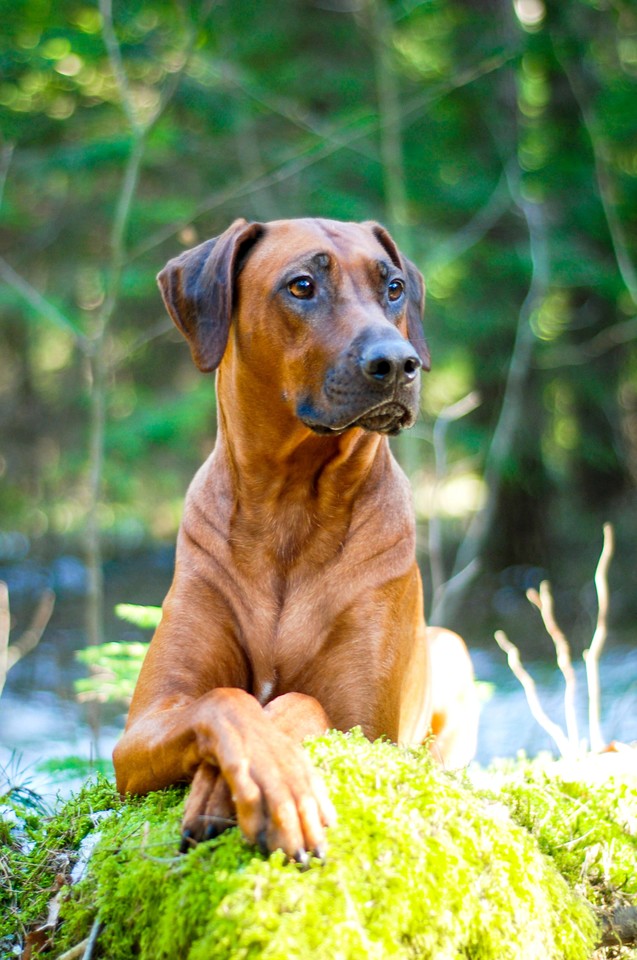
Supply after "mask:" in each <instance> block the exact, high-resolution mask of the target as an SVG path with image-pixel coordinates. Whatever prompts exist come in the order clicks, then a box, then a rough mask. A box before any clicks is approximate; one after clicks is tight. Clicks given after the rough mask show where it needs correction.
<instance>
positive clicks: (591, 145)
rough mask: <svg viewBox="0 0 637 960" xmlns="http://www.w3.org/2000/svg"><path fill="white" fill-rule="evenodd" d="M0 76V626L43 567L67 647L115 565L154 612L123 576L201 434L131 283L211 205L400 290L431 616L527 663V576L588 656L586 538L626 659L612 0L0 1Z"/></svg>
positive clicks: (625, 404) (208, 406) (154, 580)
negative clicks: (71, 595)
mask: <svg viewBox="0 0 637 960" xmlns="http://www.w3.org/2000/svg"><path fill="white" fill-rule="evenodd" d="M0 64H1V74H0V128H1V131H2V141H1V144H0V190H1V194H2V205H1V208H0V244H1V249H0V280H2V285H1V288H0V306H1V312H0V425H1V435H2V439H1V446H0V531H1V532H0V568H1V569H0V579H6V580H7V581H8V582H9V587H10V592H11V596H12V606H14V619H16V622H18V621H19V620H20V617H23V619H24V622H26V621H27V620H28V616H27V615H28V613H29V610H30V608H32V606H33V604H34V603H35V601H36V599H37V592H38V589H39V588H40V586H41V584H42V582H43V578H42V575H41V573H42V570H45V571H48V573H47V576H48V577H49V581H50V582H51V583H50V585H53V587H54V588H55V589H57V590H58V591H59V592H61V593H63V592H64V589H65V585H66V587H67V588H68V590H69V591H71V592H72V590H74V589H75V590H76V592H78V593H81V594H82V605H84V603H85V600H86V599H88V611H89V613H88V623H87V627H86V632H85V628H84V626H83V622H80V620H79V613H78V622H77V623H76V624H75V628H76V629H78V630H79V629H81V631H82V643H83V642H86V638H87V637H88V640H89V641H90V642H98V641H99V640H101V639H103V636H104V633H103V627H102V623H103V604H104V601H103V589H104V584H103V574H104V571H106V573H107V575H109V571H110V570H112V569H114V566H113V565H116V564H117V563H119V564H131V563H133V562H135V563H137V574H136V575H135V576H132V574H130V575H129V573H128V572H127V573H126V576H125V577H124V584H122V583H121V582H120V583H119V585H118V588H117V592H118V596H117V597H114V598H113V599H117V600H126V601H129V602H155V603H157V602H161V599H162V597H163V594H164V592H165V589H166V587H167V585H168V583H169V580H170V562H167V563H166V564H165V565H164V566H161V565H160V567H161V569H160V572H159V574H158V573H157V564H156V563H155V562H154V560H152V559H150V558H152V557H154V556H156V555H157V550H158V549H159V547H160V546H161V545H162V544H163V545H166V546H165V547H164V550H165V551H167V552H168V555H170V551H171V550H172V544H173V542H174V538H175V533H176V529H177V525H178V522H179V517H180V511H181V504H182V500H183V495H184V492H185V489H186V486H187V483H188V481H189V479H190V477H191V476H192V474H193V473H194V471H195V469H196V467H197V466H198V464H199V463H200V462H201V461H202V459H203V458H204V457H205V456H206V455H207V453H208V452H209V450H210V448H211V446H212V443H213V441H214V431H215V416H214V382H213V378H212V377H205V376H203V375H201V374H200V373H198V372H197V371H196V370H195V368H194V367H193V365H192V363H191V360H190V355H189V351H188V348H187V346H186V344H185V343H184V342H183V341H182V340H181V338H180V336H179V334H178V333H177V331H176V330H174V329H173V328H172V325H171V323H170V320H169V319H168V317H167V316H166V315H165V313H164V310H163V307H162V305H161V301H160V297H159V294H158V291H157V288H156V285H155V275H156V273H157V271H158V270H159V269H160V268H161V267H162V266H163V264H164V263H165V261H166V260H167V259H168V258H169V257H171V256H174V255H175V254H177V253H178V252H180V251H181V250H182V249H184V248H186V247H189V246H192V245H193V244H195V243H197V242H199V241H201V240H203V239H205V238H207V237H209V236H213V235H215V234H218V233H220V232H221V231H222V230H223V229H225V227H226V226H227V225H228V224H229V223H230V222H231V221H232V219H233V218H235V217H237V216H245V217H247V218H249V219H265V220H267V219H273V218H277V217H295V216H307V215H310V216H323V217H334V218H338V219H354V220H359V219H376V220H380V221H381V222H383V223H384V224H385V225H386V226H387V227H388V228H389V229H390V230H391V231H392V232H393V234H394V236H395V238H396V240H397V242H398V243H399V245H400V246H401V247H402V249H403V251H404V252H405V253H406V254H407V255H408V256H409V257H411V258H412V259H413V260H414V261H415V262H416V263H417V264H418V266H419V267H420V269H421V270H422V272H423V274H424V275H425V278H426V281H427V287H428V298H427V308H426V315H425V329H426V334H427V336H428V338H429V343H430V347H431V352H432V357H433V368H432V371H431V373H430V374H428V375H427V376H426V377H424V378H423V398H422V408H423V415H422V418H421V420H420V421H419V423H418V425H417V426H416V427H415V428H414V429H413V430H412V431H410V432H409V433H408V434H406V435H405V436H404V437H401V438H399V439H398V442H397V443H396V452H397V455H398V456H399V458H400V459H401V461H402V463H403V465H404V466H405V468H406V470H407V471H408V473H409V474H410V477H411V480H412V484H413V488H414V495H415V502H416V509H417V515H418V521H419V534H420V540H419V545H420V550H421V560H422V567H423V572H424V575H425V581H426V592H427V608H428V610H429V611H430V612H431V614H432V616H433V618H434V619H435V620H437V621H441V620H444V621H446V622H447V623H449V625H453V626H455V627H456V628H458V629H460V630H462V631H463V632H464V633H465V634H466V635H467V637H468V639H469V642H470V644H472V645H476V644H478V645H480V644H489V643H491V642H492V641H491V639H490V638H491V630H492V628H493V626H501V627H506V628H509V629H510V631H511V635H512V636H513V637H514V638H515V639H517V640H522V641H523V642H526V643H527V644H530V645H531V647H532V646H533V644H534V643H536V641H535V640H534V639H533V636H534V631H536V632H537V633H538V635H539V634H540V632H541V631H540V628H539V627H538V624H539V620H538V618H537V614H535V615H534V613H533V611H532V610H531V609H530V607H529V605H528V603H527V601H526V599H525V590H526V589H527V587H529V586H537V584H538V582H539V580H540V579H542V578H544V577H546V576H548V577H549V578H550V579H551V581H552V583H553V585H554V589H555V593H556V602H557V609H558V616H559V617H560V618H561V619H562V621H563V623H564V624H565V626H566V627H567V628H568V629H569V630H571V631H573V635H574V637H575V641H576V647H577V643H578V642H580V641H581V643H580V646H581V644H583V643H585V642H586V643H587V642H588V641H589V640H590V634H591V631H592V625H594V619H595V614H596V603H595V594H594V591H593V588H592V574H593V571H594V568H595V564H596V561H597V557H598V555H599V551H600V548H601V541H602V523H603V522H604V521H606V520H610V521H612V522H613V523H614V525H615V529H616V536H617V548H616V554H615V559H614V561H613V566H612V568H611V577H610V579H611V590H612V620H611V626H612V629H613V631H614V633H613V635H614V636H615V637H622V638H623V640H624V641H633V640H634V623H635V616H636V615H637V590H636V589H635V586H636V584H635V567H636V560H637V548H636V546H635V544H636V543H637V501H636V498H635V480H636V479H637V339H636V338H637V315H636V314H637V223H636V219H635V212H636V210H637V7H636V6H635V4H634V3H633V2H631V0H551V2H547V0H515V2H514V3H511V2H510V0H404V2H399V0H281V2H277V3H267V2H263V3H258V2H256V0H209V2H206V0H126V2H123V0H115V2H114V3H113V5H112V6H111V0H100V2H99V3H98V4H96V3H93V2H88V0H55V2H54V0H28V2H27V0H11V2H9V0H3V2H2V29H1V34H0ZM160 552H161V551H160ZM124 569H125V570H126V571H130V569H132V568H131V567H130V566H125V567H124ZM34 571H38V572H39V573H38V577H39V579H38V577H35V578H34V576H33V572H34ZM51 571H53V573H51ZM454 576H455V579H454V580H453V581H452V585H451V588H450V589H448V590H446V591H445V590H444V589H443V584H444V583H445V582H446V581H448V580H449V579H450V578H452V577H454ZM56 577H57V581H56ZM44 579H45V580H46V576H45V577H44ZM53 581H56V582H53ZM140 584H141V585H140ZM14 601H15V605H14ZM111 607H112V604H110V601H109V604H107V610H109V611H110V608H111ZM78 610H79V607H78ZM527 610H528V613H527ZM22 611H24V612H22ZM527 619H528V623H529V626H528V628H527V626H525V623H526V620H527ZM527 631H528V636H526V638H525V634H526V633H527ZM120 632H121V627H120ZM108 635H109V636H110V637H111V638H116V637H118V636H119V634H118V632H117V627H115V626H113V625H112V624H111V626H110V627H109V634H108ZM537 642H539V641H537ZM82 643H80V644H79V645H82ZM549 646H550V642H549Z"/></svg>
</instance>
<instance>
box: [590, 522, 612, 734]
mask: <svg viewBox="0 0 637 960" xmlns="http://www.w3.org/2000/svg"><path fill="white" fill-rule="evenodd" d="M614 550H615V535H614V531H613V526H612V524H610V523H605V524H604V544H603V546H602V552H601V554H600V557H599V561H598V564H597V569H596V571H595V589H596V591H597V605H598V610H597V625H596V627H595V633H594V634H593V639H592V640H591V645H590V647H589V648H588V650H585V651H584V653H583V657H584V662H585V664H586V681H587V684H588V725H589V736H590V742H591V750H592V751H593V752H594V753H599V751H601V750H603V749H604V739H603V737H602V730H601V723H600V685H599V660H600V657H601V654H602V650H603V649H604V644H605V642H606V635H607V632H608V607H609V599H610V597H609V591H608V568H609V566H610V562H611V559H612V557H613V553H614Z"/></svg>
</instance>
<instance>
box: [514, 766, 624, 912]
mask: <svg viewBox="0 0 637 960" xmlns="http://www.w3.org/2000/svg"><path fill="white" fill-rule="evenodd" d="M593 759H594V758H593ZM605 759H608V760H610V759H611V757H608V756H607V758H598V763H600V761H601V763H600V765H601V766H602V767H603V766H608V764H605V763H604V760H605ZM601 772H602V776H601V777H598V778H595V779H593V780H591V779H588V778H586V777H585V771H584V770H582V771H581V773H580V777H581V778H580V779H574V777H577V776H578V771H577V769H575V770H573V769H570V770H569V769H568V768H566V769H564V768H563V767H562V766H561V765H560V764H552V765H550V766H548V767H543V766H542V764H539V763H537V762H535V763H526V764H522V765H519V766H518V767H517V768H516V769H515V770H514V771H512V773H511V774H510V775H509V777H507V778H506V779H505V781H504V782H503V783H502V786H501V793H500V796H501V798H502V799H503V800H504V802H505V803H506V804H507V806H508V807H509V809H510V810H511V813H512V816H513V818H514V819H515V820H516V822H517V823H519V824H521V825H522V826H524V827H525V828H526V829H527V830H528V831H529V832H530V833H531V834H532V835H533V836H534V837H535V838H536V840H537V843H538V846H539V848H540V850H542V852H543V853H545V854H546V855H547V856H549V857H550V858H551V859H552V861H553V863H554V864H555V866H556V867H557V868H558V869H559V870H560V872H561V873H562V874H563V876H564V877H565V878H566V879H567V880H568V882H569V883H571V884H572V885H578V886H579V888H580V889H581V890H582V891H583V893H584V894H585V896H586V898H587V899H588V900H590V901H591V902H593V903H596V904H598V905H600V906H602V905H603V904H604V903H606V902H608V901H610V900H611V899H615V898H616V897H617V895H618V894H619V895H623V896H628V897H635V896H637V870H636V869H635V865H636V864H637V772H635V773H634V774H633V776H632V777H630V779H629V780H628V781H624V780H621V779H619V778H617V777H616V776H614V775H613V774H612V772H609V771H608V770H602V771H601Z"/></svg>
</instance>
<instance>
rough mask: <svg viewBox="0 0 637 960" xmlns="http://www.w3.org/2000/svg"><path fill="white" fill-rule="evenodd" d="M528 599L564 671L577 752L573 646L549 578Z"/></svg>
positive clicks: (566, 704) (571, 740)
mask: <svg viewBox="0 0 637 960" xmlns="http://www.w3.org/2000/svg"><path fill="white" fill-rule="evenodd" d="M526 596H527V599H528V600H529V601H530V603H532V604H533V606H535V607H537V608H538V610H539V611H540V614H541V616H542V620H543V622H544V626H545V627H546V632H547V633H548V635H549V637H550V638H551V640H552V641H553V644H554V646H555V653H556V655H557V665H558V667H559V668H560V670H561V671H562V675H563V677H564V683H565V689H564V715H565V717H566V732H567V735H568V740H569V743H570V745H571V750H572V751H573V752H575V753H577V751H578V750H579V730H578V728H577V714H576V712H575V693H576V688H577V682H576V680H575V671H574V670H573V663H572V661H571V648H570V646H569V643H568V640H567V639H566V637H565V636H564V634H563V633H562V631H561V630H560V628H559V627H558V625H557V623H556V620H555V614H554V612H553V594H552V593H551V585H550V583H549V582H548V580H543V581H542V583H541V584H540V592H539V593H538V592H537V590H527V592H526Z"/></svg>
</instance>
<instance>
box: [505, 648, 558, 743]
mask: <svg viewBox="0 0 637 960" xmlns="http://www.w3.org/2000/svg"><path fill="white" fill-rule="evenodd" d="M495 639H496V643H497V644H498V646H499V647H500V649H501V650H503V651H504V653H506V655H507V661H508V664H509V667H510V669H511V672H512V674H513V675H514V677H515V678H516V679H517V680H519V682H520V683H521V685H522V687H523V689H524V693H525V694H526V701H527V703H528V705H529V709H530V711H531V713H532V715H533V718H534V719H535V720H536V721H537V723H539V725H540V726H541V727H542V729H543V730H544V731H545V732H546V733H548V735H549V736H550V737H551V739H552V740H553V741H554V742H555V744H556V746H557V748H558V750H559V751H560V754H561V756H563V757H570V756H572V752H573V751H572V750H571V745H570V743H569V741H568V738H567V737H566V736H565V735H564V731H563V730H562V728H561V727H559V726H558V725H557V724H556V723H553V721H552V720H551V719H550V717H548V716H547V714H546V713H545V711H544V708H543V707H542V705H541V703H540V700H539V698H538V695H537V690H536V687H535V680H534V679H533V677H532V676H531V675H530V673H528V672H527V670H526V669H525V668H524V666H523V664H522V660H521V657H520V651H519V650H518V648H517V647H516V646H515V644H513V643H511V641H510V640H509V638H508V637H507V635H506V633H504V631H503V630H496V632H495Z"/></svg>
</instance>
